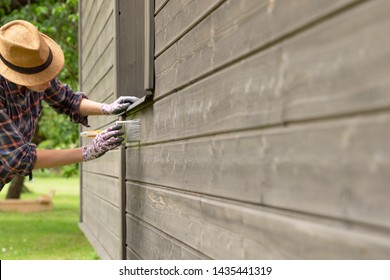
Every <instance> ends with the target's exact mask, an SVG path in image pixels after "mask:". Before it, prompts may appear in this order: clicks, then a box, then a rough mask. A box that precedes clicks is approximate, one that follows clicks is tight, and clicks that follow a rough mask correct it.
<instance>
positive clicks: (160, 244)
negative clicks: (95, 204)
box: [126, 215, 209, 260]
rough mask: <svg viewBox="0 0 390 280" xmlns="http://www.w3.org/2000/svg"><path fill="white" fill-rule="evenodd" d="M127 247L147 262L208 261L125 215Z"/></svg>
mask: <svg viewBox="0 0 390 280" xmlns="http://www.w3.org/2000/svg"><path fill="white" fill-rule="evenodd" d="M126 218H127V219H126V224H127V232H128V235H127V246H128V247H129V248H131V251H132V252H135V253H136V255H137V256H139V257H141V258H142V259H147V260H168V259H171V260H172V259H173V260H193V259H209V258H208V257H207V256H205V255H203V254H201V253H199V252H197V251H195V250H194V249H192V248H190V247H188V246H186V245H185V244H183V243H181V242H178V241H177V240H175V239H173V238H172V237H171V236H169V235H166V234H164V233H162V232H161V231H159V230H158V229H155V228H153V227H151V226H150V225H148V224H146V223H144V222H143V221H141V220H139V219H137V218H136V217H134V216H131V215H127V217H126Z"/></svg>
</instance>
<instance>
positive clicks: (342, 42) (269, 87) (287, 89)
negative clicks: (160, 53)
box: [134, 1, 390, 143]
mask: <svg viewBox="0 0 390 280" xmlns="http://www.w3.org/2000/svg"><path fill="white" fill-rule="evenodd" d="M388 10H390V5H389V3H388V2H382V3H381V2H380V1H379V2H369V3H367V4H366V5H362V6H360V7H357V8H355V9H353V10H351V11H348V12H347V13H345V14H343V16H340V17H335V18H332V19H330V20H329V21H327V22H325V23H324V24H321V25H319V26H316V27H314V28H313V29H310V30H308V31H305V32H302V33H301V34H299V35H297V36H296V37H294V38H291V39H289V40H286V41H285V42H283V43H280V44H279V45H277V46H275V47H273V48H271V49H268V50H266V51H264V52H260V53H258V54H256V55H253V56H250V57H248V58H246V59H243V60H241V61H240V62H239V63H237V64H234V65H232V66H231V67H228V68H226V69H224V70H222V71H220V72H218V73H216V74H213V75H210V76H208V77H207V78H205V79H202V80H200V81H199V82H197V83H195V84H193V85H191V86H189V87H186V88H184V89H183V90H180V91H178V92H175V93H173V94H171V95H169V96H167V97H166V98H163V99H161V100H158V101H157V102H155V103H154V105H153V108H148V109H146V110H143V111H142V112H139V113H138V114H137V115H135V116H134V117H135V118H139V119H141V121H142V123H143V124H144V126H145V127H147V129H143V130H142V129H141V132H142V135H141V137H142V138H141V139H142V142H143V143H153V142H158V141H168V140H174V139H180V138H189V137H193V136H199V135H204V134H215V133H220V132H225V131H234V130H241V129H249V128H256V127H263V126H269V125H275V124H281V123H289V122H293V121H297V120H299V121H301V120H311V119H317V118H327V117H335V116H338V115H346V114H354V113H359V112H367V111H375V110H380V109H382V108H388V107H389V105H390V95H389V94H388V88H389V87H390V80H389V79H388V78H387V75H386V73H388V72H390V50H389V48H387V45H388V39H387V36H386V34H388V33H389V26H390V20H389V17H388V16H387V11H388ZM372 15H375V18H376V20H375V21H372ZM336 26H337V28H336ZM356 46H359V47H358V48H357V47H356ZM172 63H174V61H173V60H172Z"/></svg>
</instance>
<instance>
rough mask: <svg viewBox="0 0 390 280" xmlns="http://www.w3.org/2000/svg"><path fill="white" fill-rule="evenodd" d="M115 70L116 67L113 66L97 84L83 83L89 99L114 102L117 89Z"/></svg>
mask: <svg viewBox="0 0 390 280" xmlns="http://www.w3.org/2000/svg"><path fill="white" fill-rule="evenodd" d="M114 71H115V70H114V67H111V68H110V69H109V70H108V72H107V73H106V74H105V75H104V76H103V77H102V78H101V79H100V80H99V81H98V83H97V84H95V85H92V84H86V85H83V88H82V90H83V92H84V94H86V95H87V96H88V98H89V99H91V100H94V101H97V102H112V101H113V100H114V90H115V80H114Z"/></svg>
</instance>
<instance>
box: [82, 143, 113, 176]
mask: <svg viewBox="0 0 390 280" xmlns="http://www.w3.org/2000/svg"><path fill="white" fill-rule="evenodd" d="M82 169H83V171H88V172H91V173H95V174H100V175H106V176H110V177H114V178H115V177H119V175H120V174H119V172H120V151H119V150H114V151H109V152H107V153H106V154H105V155H104V156H102V157H100V158H98V159H95V160H91V161H88V162H84V163H82Z"/></svg>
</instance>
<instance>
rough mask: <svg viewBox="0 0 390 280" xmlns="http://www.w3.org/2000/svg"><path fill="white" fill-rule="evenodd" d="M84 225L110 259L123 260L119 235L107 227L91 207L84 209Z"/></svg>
mask: <svg viewBox="0 0 390 280" xmlns="http://www.w3.org/2000/svg"><path fill="white" fill-rule="evenodd" d="M82 213H83V224H84V225H85V226H86V227H87V228H88V229H89V232H90V233H91V234H92V235H93V237H94V240H95V242H98V243H99V244H100V246H101V248H104V250H105V251H106V252H107V255H108V257H109V258H110V259H114V260H119V259H121V251H122V249H121V242H120V239H119V238H118V236H117V235H115V234H114V233H113V231H111V230H110V229H109V228H107V227H106V225H105V224H104V223H102V222H101V221H100V220H99V219H98V218H97V217H96V216H95V213H93V212H92V211H91V209H90V208H89V207H83V210H82Z"/></svg>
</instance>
